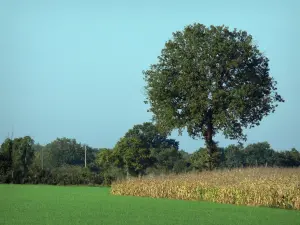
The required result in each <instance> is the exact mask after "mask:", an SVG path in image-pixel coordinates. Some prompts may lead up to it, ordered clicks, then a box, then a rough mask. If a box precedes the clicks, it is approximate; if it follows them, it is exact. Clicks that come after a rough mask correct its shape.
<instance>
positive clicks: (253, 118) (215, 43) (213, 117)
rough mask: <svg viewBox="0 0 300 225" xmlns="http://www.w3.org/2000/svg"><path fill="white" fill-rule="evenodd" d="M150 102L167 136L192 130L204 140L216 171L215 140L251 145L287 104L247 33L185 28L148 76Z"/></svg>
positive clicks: (264, 58)
mask: <svg viewBox="0 0 300 225" xmlns="http://www.w3.org/2000/svg"><path fill="white" fill-rule="evenodd" d="M143 73H144V76H145V81H146V93H147V101H145V103H150V109H149V111H151V112H153V114H154V116H153V119H154V121H155V122H156V124H157V126H158V127H159V128H160V130H162V131H163V132H167V133H170V132H171V131H172V130H173V129H179V133H181V132H182V131H183V129H185V128H186V129H187V132H188V134H189V136H191V137H192V138H198V137H202V138H204V140H205V142H206V145H207V151H208V156H209V168H212V154H213V152H212V151H213V148H214V146H213V143H214V142H213V137H214V135H215V134H216V133H217V132H223V134H224V135H225V137H226V138H230V139H239V140H246V136H245V135H244V134H243V128H252V127H254V126H256V125H259V123H260V121H261V120H262V119H263V117H264V116H267V115H269V114H270V113H272V112H274V111H275V108H276V106H277V104H276V103H277V102H283V101H284V100H283V99H282V98H281V96H280V95H279V94H278V93H277V92H276V90H277V89H276V81H274V79H273V78H272V77H270V75H269V60H268V58H267V57H266V56H264V55H263V53H261V52H260V51H259V49H258V46H257V45H255V44H254V42H253V39H252V36H251V35H249V34H248V33H247V32H246V31H237V30H236V29H234V30H233V31H230V30H229V29H228V27H225V26H210V27H205V26H204V25H202V24H193V25H189V26H186V27H185V28H184V30H183V31H177V32H175V33H173V39H172V40H169V41H167V42H166V44H165V47H164V48H163V50H162V52H161V55H160V56H159V57H158V62H157V63H156V64H153V65H151V66H150V69H149V70H146V71H143Z"/></svg>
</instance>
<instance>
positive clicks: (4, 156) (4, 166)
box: [0, 138, 13, 183]
mask: <svg viewBox="0 0 300 225" xmlns="http://www.w3.org/2000/svg"><path fill="white" fill-rule="evenodd" d="M12 151H13V140H11V139H9V138H7V139H5V141H4V142H3V143H2V145H1V148H0V177H1V179H0V182H4V183H9V182H10V180H11V175H10V173H11V170H12Z"/></svg>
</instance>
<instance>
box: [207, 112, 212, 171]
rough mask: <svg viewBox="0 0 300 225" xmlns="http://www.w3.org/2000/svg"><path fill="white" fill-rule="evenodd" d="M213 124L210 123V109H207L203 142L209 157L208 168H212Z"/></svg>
mask: <svg viewBox="0 0 300 225" xmlns="http://www.w3.org/2000/svg"><path fill="white" fill-rule="evenodd" d="M212 138H213V125H212V111H211V109H209V111H208V120H207V131H206V136H205V142H206V147H207V153H208V157H209V161H208V168H209V170H212V153H213V139H212Z"/></svg>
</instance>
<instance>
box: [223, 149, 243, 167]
mask: <svg viewBox="0 0 300 225" xmlns="http://www.w3.org/2000/svg"><path fill="white" fill-rule="evenodd" d="M224 153H225V166H226V167H228V168H238V167H243V166H244V165H245V154H244V151H243V145H241V144H240V145H229V146H228V147H226V148H225V151H224Z"/></svg>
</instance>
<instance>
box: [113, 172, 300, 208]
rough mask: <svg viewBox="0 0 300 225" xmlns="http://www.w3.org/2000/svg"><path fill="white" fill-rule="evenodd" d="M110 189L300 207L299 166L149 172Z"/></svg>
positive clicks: (149, 194)
mask: <svg viewBox="0 0 300 225" xmlns="http://www.w3.org/2000/svg"><path fill="white" fill-rule="evenodd" d="M111 193H112V194H114V195H131V196H144V197H153V198H172V199H182V200H199V201H211V202H218V203H228V204H236V205H249V206H250V205H251V206H267V207H278V208H285V209H297V210H300V168H295V169H280V168H251V169H250V168H248V169H236V170H226V171H213V172H201V173H197V174H196V173H189V174H183V175H168V176H157V177H150V176H149V177H144V178H135V179H127V180H123V181H118V182H115V183H113V184H112V187H111Z"/></svg>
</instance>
